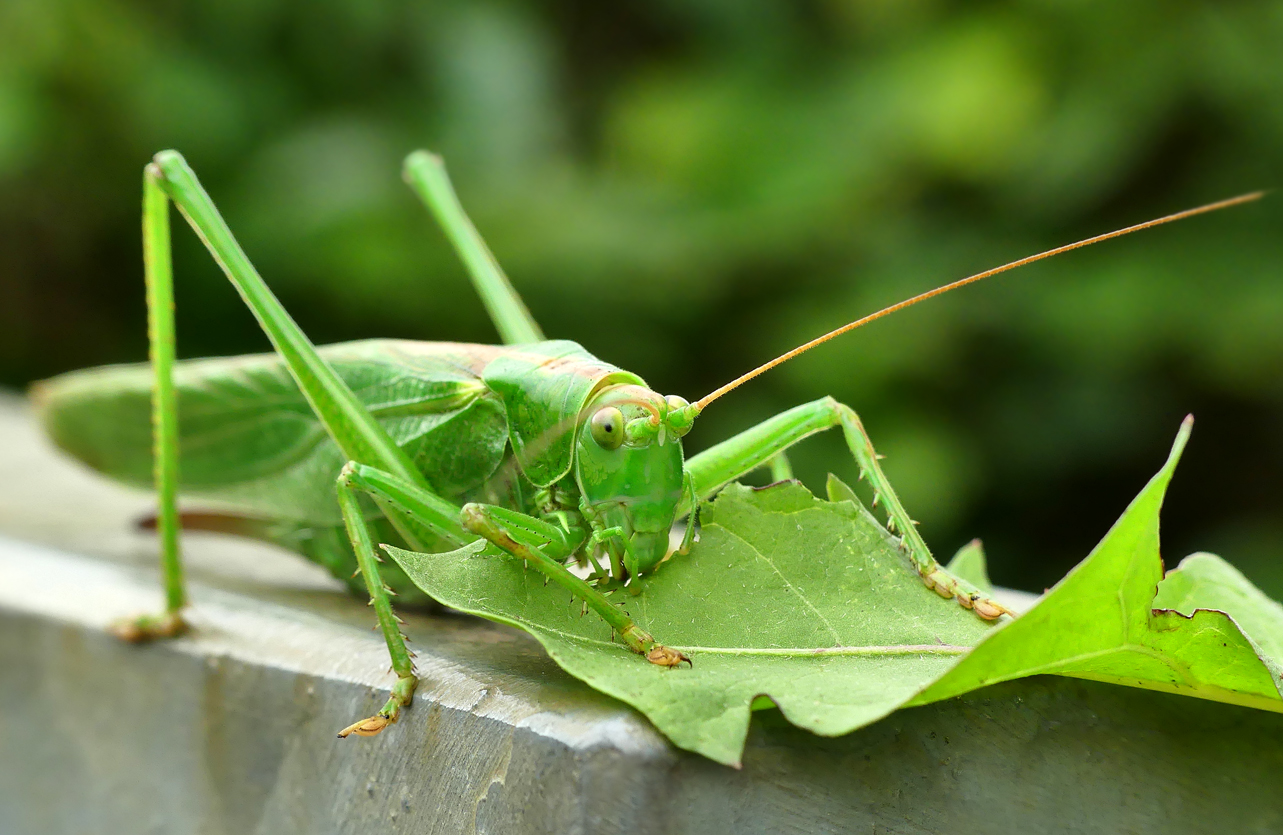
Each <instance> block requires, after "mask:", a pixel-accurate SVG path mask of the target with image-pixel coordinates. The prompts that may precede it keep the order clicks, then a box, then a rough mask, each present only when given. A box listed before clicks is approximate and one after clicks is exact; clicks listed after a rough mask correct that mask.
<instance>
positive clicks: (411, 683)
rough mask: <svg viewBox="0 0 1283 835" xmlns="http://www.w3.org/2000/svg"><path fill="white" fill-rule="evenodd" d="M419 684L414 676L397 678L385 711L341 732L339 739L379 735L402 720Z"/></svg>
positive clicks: (355, 723) (384, 708)
mask: <svg viewBox="0 0 1283 835" xmlns="http://www.w3.org/2000/svg"><path fill="white" fill-rule="evenodd" d="M418 684H419V679H418V678H417V677H416V676H414V675H403V676H400V677H399V678H397V680H396V684H394V685H392V695H391V697H389V698H388V701H387V704H385V705H384V706H383V709H382V710H380V711H379V712H378V713H376V714H374V715H373V716H371V717H369V718H368V719H362V720H361V721H359V722H353V723H352V724H351V725H348V726H347V727H346V728H344V729H343V730H341V731H339V739H345V738H347V737H348V736H350V735H351V734H356V735H357V736H375V735H377V734H378V733H379V732H381V731H382V730H383V729H384V728H386V727H387V726H388V725H391V724H392V723H393V722H395V721H396V720H397V719H398V718H400V716H401V709H402V708H406V707H409V706H410V702H411V701H412V700H413V699H414V688H415V687H417V686H418Z"/></svg>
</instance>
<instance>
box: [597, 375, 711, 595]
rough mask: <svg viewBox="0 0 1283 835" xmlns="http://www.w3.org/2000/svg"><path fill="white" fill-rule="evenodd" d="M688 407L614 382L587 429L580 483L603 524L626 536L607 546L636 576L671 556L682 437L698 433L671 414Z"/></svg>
mask: <svg viewBox="0 0 1283 835" xmlns="http://www.w3.org/2000/svg"><path fill="white" fill-rule="evenodd" d="M688 405H689V404H687V403H686V401H685V400H682V399H681V398H679V397H667V398H666V397H664V396H663V395H660V394H657V393H655V392H653V391H651V390H650V389H647V388H643V387H642V386H636V385H612V386H607V387H606V388H603V389H601V390H600V391H598V392H597V393H596V395H595V396H594V397H593V398H592V400H591V401H590V402H589V404H588V407H587V408H586V409H585V410H584V412H583V419H582V420H581V421H580V424H579V428H578V437H577V439H576V443H575V481H576V482H577V483H578V485H579V492H580V494H581V495H582V496H583V498H584V500H585V501H586V502H587V504H588V505H589V507H591V508H592V511H593V512H594V514H595V515H596V517H597V519H598V520H599V522H600V524H601V525H602V526H603V527H605V528H619V529H621V530H622V531H623V537H612V538H611V539H608V540H607V541H606V547H607V549H608V550H609V551H610V552H611V555H612V557H614V558H615V560H617V561H619V562H622V563H623V564H624V566H625V567H626V568H627V569H628V573H629V574H630V575H633V576H635V575H637V574H639V573H643V572H648V571H650V570H651V569H653V568H654V567H655V566H656V565H658V564H659V562H660V560H662V559H663V558H664V557H665V555H667V553H668V533H669V531H670V530H671V529H672V527H673V522H674V521H676V519H677V513H678V510H679V508H680V506H681V503H682V492H683V481H682V479H683V476H682V463H683V460H682V445H681V441H680V438H681V436H682V435H684V434H686V431H687V430H689V429H690V423H689V422H682V420H680V419H675V420H670V419H669V416H670V415H680V414H682V410H683V409H684V408H685V407H687V406H688ZM625 542H627V546H625V544H624V543H625Z"/></svg>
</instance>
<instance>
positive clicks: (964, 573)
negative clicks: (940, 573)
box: [945, 539, 993, 592]
mask: <svg viewBox="0 0 1283 835" xmlns="http://www.w3.org/2000/svg"><path fill="white" fill-rule="evenodd" d="M945 568H946V569H948V571H949V572H950V573H952V574H953V576H955V577H959V578H961V579H963V580H966V581H967V582H968V583H971V584H972V585H974V586H975V587H976V588H978V589H980V590H981V591H988V592H991V591H993V583H992V582H990V580H989V566H988V564H987V563H986V561H985V549H984V546H983V545H981V544H980V540H978V539H973V540H971V541H970V542H968V543H967V544H966V545H963V546H962V547H961V548H959V549H958V553H956V554H954V555H953V559H951V560H949V564H948V565H946V566H945Z"/></svg>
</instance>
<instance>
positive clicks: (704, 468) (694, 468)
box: [686, 397, 1014, 620]
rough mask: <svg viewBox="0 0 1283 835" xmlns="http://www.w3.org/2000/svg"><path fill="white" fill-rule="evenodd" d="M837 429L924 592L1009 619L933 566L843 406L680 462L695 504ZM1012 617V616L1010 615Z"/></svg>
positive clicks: (794, 416)
mask: <svg viewBox="0 0 1283 835" xmlns="http://www.w3.org/2000/svg"><path fill="white" fill-rule="evenodd" d="M835 426H840V427H842V434H843V435H844V436H845V437H846V443H847V446H848V447H849V448H850V450H851V454H852V455H853V456H854V457H855V460H856V463H857V464H858V465H859V467H860V478H861V479H868V481H869V483H870V484H871V485H872V486H873V504H874V506H875V507H876V506H877V505H878V504H879V503H882V504H883V505H884V506H885V508H886V512H887V529H888V530H890V531H892V532H893V533H894V532H898V533H899V534H900V537H901V543H902V547H903V548H904V549H905V550H906V551H907V552H908V554H909V559H910V560H911V561H912V562H913V567H914V568H915V569H916V570H917V572H918V574H919V576H921V577H922V581H923V582H924V583H925V584H926V586H927V588H929V589H932V590H933V591H935V592H936V593H937V594H939V595H940V596H941V597H952V598H954V599H956V600H957V601H958V603H960V604H961V605H963V606H965V607H966V608H968V609H973V610H974V611H975V613H976V614H977V615H979V616H980V617H982V618H984V619H985V620H994V619H996V618H998V617H1000V616H1002V615H1012V614H1013V613H1012V612H1011V611H1010V610H1008V609H1007V608H1006V607H1005V606H1003V605H1002V604H1000V603H998V602H996V601H994V600H992V599H990V598H989V597H988V596H987V595H986V594H985V593H984V592H982V591H980V590H979V589H977V588H976V587H975V586H973V585H972V584H970V583H968V582H966V581H965V580H963V579H961V578H959V577H955V576H953V575H952V574H950V573H949V572H948V571H946V570H945V569H944V567H943V566H941V565H940V563H938V562H936V560H935V557H933V556H932V555H931V550H930V549H929V548H927V544H926V542H925V541H923V539H922V535H921V534H919V533H918V528H917V523H916V522H914V521H913V520H912V519H911V518H910V517H909V514H908V513H907V512H906V511H905V509H904V506H903V505H902V504H900V498H899V496H897V495H896V494H895V491H894V490H893V489H892V488H891V482H890V481H889V480H888V479H887V477H886V474H885V473H884V472H882V466H881V465H880V464H879V463H878V458H879V456H878V454H877V453H876V452H874V450H873V441H872V440H870V439H869V435H868V433H867V432H866V431H865V429H864V425H863V424H862V423H861V422H860V418H859V416H858V415H856V413H855V411H854V410H852V409H851V408H850V407H849V406H846V405H843V404H842V403H839V402H837V401H836V400H834V399H833V398H831V397H825V398H823V399H821V400H816V401H814V402H812V403H807V404H804V405H802V406H798V407H796V408H794V409H790V410H789V411H787V412H783V413H781V414H779V415H776V416H775V417H773V418H770V419H768V420H765V421H763V422H762V423H759V424H758V425H757V426H754V427H753V428H751V429H747V430H745V431H744V432H741V433H740V434H738V435H736V436H735V437H733V438H730V439H729V440H726V441H723V442H722V443H720V444H718V445H717V446H714V447H712V448H711V449H708V450H705V451H704V452H701V453H700V454H699V455H696V456H695V457H693V458H691V459H690V461H688V462H686V467H687V469H688V470H689V471H690V473H691V475H692V477H693V478H694V480H695V489H696V491H697V492H698V494H699V496H700V497H701V498H708V497H709V496H711V495H712V494H713V493H715V492H716V491H717V490H718V489H719V488H720V487H721V486H722V485H724V484H726V483H727V482H729V481H731V480H733V479H736V478H738V477H740V476H741V475H743V474H744V473H747V472H749V471H750V470H754V469H757V468H758V467H761V466H765V465H767V464H769V463H770V462H771V461H772V460H774V459H776V458H777V456H779V455H781V454H782V453H783V452H784V450H786V449H787V448H789V447H791V446H793V445H794V444H796V443H797V442H798V441H801V440H802V439H803V438H806V437H808V436H810V435H814V434H815V433H816V432H822V431H824V430H825V429H831V428H833V427H835ZM1013 616H1014V615H1013Z"/></svg>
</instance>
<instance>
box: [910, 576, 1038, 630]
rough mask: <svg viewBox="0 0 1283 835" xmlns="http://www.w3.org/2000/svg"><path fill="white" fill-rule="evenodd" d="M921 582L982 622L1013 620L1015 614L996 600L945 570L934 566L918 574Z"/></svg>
mask: <svg viewBox="0 0 1283 835" xmlns="http://www.w3.org/2000/svg"><path fill="white" fill-rule="evenodd" d="M919 576H920V577H921V578H922V582H923V583H925V584H926V586H927V588H929V589H931V590H932V591H934V592H935V593H936V594H938V595H940V596H941V597H943V598H945V599H946V600H948V599H949V598H951V597H952V598H953V599H954V600H957V601H958V604H959V605H961V606H962V607H963V608H964V609H970V610H971V611H973V612H975V613H976V614H977V615H978V616H979V617H980V618H982V619H984V620H997V619H998V618H1000V617H1002V616H1003V615H1007V616H1008V617H1012V618H1014V617H1015V616H1016V613H1015V612H1013V611H1011V610H1010V609H1008V608H1007V607H1006V606H1003V605H1002V604H1001V603H999V602H998V601H996V600H993V599H992V598H989V597H986V596H985V594H984V592H982V591H980V590H979V589H976V588H974V587H973V586H971V585H970V584H969V583H967V582H965V581H963V580H961V579H959V578H957V577H954V576H953V575H952V574H950V573H949V572H948V571H946V570H945V569H943V568H941V567H939V566H936V567H935V569H934V570H932V571H929V572H926V573H920V574H919Z"/></svg>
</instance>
